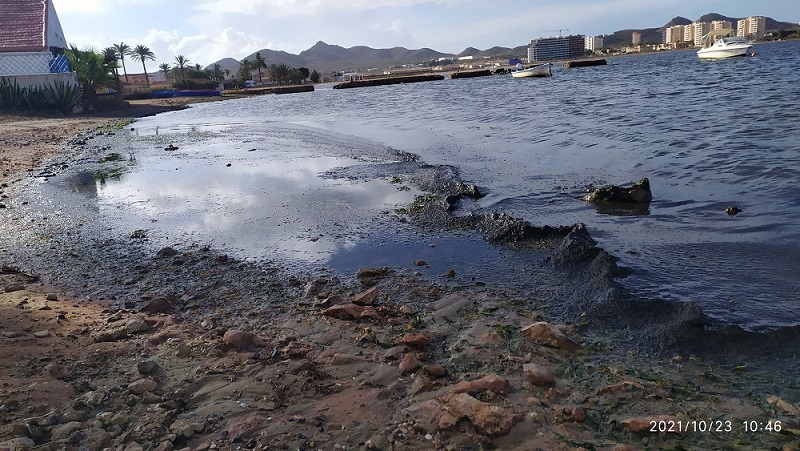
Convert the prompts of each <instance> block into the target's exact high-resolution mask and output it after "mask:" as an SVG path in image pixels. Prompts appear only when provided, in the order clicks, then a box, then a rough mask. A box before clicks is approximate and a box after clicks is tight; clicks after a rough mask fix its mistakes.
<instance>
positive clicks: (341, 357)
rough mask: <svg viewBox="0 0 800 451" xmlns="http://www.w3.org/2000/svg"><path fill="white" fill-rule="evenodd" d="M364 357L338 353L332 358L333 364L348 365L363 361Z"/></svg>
mask: <svg viewBox="0 0 800 451" xmlns="http://www.w3.org/2000/svg"><path fill="white" fill-rule="evenodd" d="M363 361H364V359H363V358H361V357H358V356H355V355H350V354H341V353H338V352H337V353H336V354H334V355H333V357H332V358H331V365H348V364H350V363H356V362H363Z"/></svg>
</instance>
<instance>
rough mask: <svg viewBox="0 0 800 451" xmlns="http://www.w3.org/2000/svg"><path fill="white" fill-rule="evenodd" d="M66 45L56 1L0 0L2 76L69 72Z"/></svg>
mask: <svg viewBox="0 0 800 451" xmlns="http://www.w3.org/2000/svg"><path fill="white" fill-rule="evenodd" d="M65 48H67V41H66V39H65V38H64V31H63V30H62V29H61V23H60V22H59V21H58V15H56V10H55V8H54V7H53V4H52V0H0V76H3V75H6V76H7V75H34V74H50V73H57V72H65V71H68V70H69V69H68V67H67V68H65V67H64V66H63V65H62V63H63V62H65V61H66V59H65V58H63V57H59V55H63V53H64V49H65ZM54 66H55V67H54Z"/></svg>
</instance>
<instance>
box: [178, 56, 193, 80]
mask: <svg viewBox="0 0 800 451" xmlns="http://www.w3.org/2000/svg"><path fill="white" fill-rule="evenodd" d="M188 65H189V60H188V59H186V58H184V56H183V55H178V56H176V57H175V68H176V69H178V74H179V75H180V76H181V78H182V79H183V81H184V83H185V82H186V66H188ZM198 66H199V64H198Z"/></svg>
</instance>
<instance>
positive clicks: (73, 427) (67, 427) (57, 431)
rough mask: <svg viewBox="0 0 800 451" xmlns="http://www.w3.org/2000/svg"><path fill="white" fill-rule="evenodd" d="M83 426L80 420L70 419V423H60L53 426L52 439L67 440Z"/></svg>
mask: <svg viewBox="0 0 800 451" xmlns="http://www.w3.org/2000/svg"><path fill="white" fill-rule="evenodd" d="M81 428H83V424H82V423H81V422H79V421H70V422H69V423H64V424H60V425H58V426H56V427H54V428H53V432H52V434H51V436H50V440H52V441H54V442H56V441H59V440H66V439H68V438H69V436H70V435H72V433H73V432H75V431H79V430H81Z"/></svg>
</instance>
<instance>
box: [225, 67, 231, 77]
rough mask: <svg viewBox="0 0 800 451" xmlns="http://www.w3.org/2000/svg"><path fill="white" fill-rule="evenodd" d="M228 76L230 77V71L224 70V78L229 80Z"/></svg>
mask: <svg viewBox="0 0 800 451" xmlns="http://www.w3.org/2000/svg"><path fill="white" fill-rule="evenodd" d="M230 76H231V70H230V69H225V78H230Z"/></svg>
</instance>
